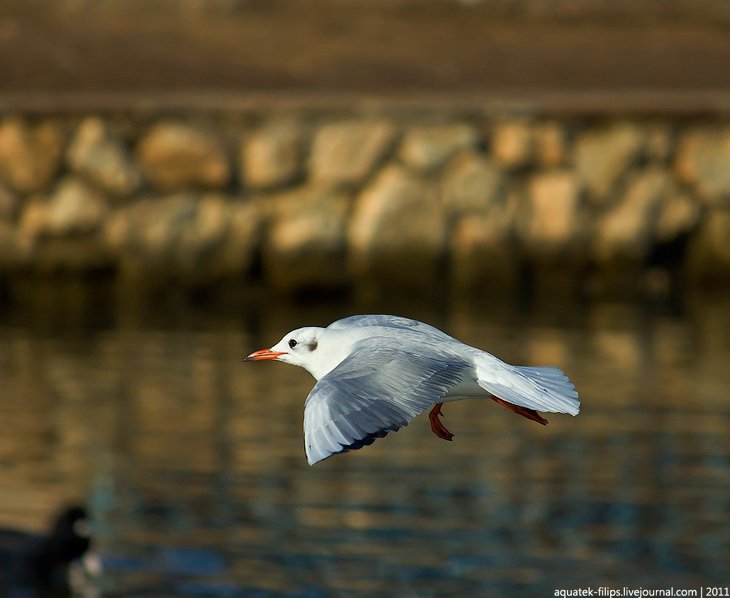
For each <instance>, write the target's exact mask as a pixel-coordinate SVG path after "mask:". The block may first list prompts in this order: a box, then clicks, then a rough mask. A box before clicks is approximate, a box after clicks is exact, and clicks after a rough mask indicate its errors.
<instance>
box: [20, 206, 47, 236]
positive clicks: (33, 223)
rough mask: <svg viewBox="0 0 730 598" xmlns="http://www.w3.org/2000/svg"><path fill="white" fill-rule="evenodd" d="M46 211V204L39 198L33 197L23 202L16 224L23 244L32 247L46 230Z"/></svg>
mask: <svg viewBox="0 0 730 598" xmlns="http://www.w3.org/2000/svg"><path fill="white" fill-rule="evenodd" d="M46 210H47V202H46V201H45V200H44V199H41V198H40V197H34V198H32V199H30V200H29V201H27V202H25V205H24V206H23V211H22V212H21V214H20V222H19V223H18V233H19V234H20V237H21V238H22V239H23V242H24V243H26V244H28V245H31V246H32V245H33V244H35V242H36V240H37V238H38V237H39V236H40V235H41V234H42V233H43V232H44V230H45V228H46Z"/></svg>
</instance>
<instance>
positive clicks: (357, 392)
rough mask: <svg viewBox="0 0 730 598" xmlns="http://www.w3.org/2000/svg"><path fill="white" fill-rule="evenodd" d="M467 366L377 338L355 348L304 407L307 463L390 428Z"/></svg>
mask: <svg viewBox="0 0 730 598" xmlns="http://www.w3.org/2000/svg"><path fill="white" fill-rule="evenodd" d="M471 367H472V366H471V365H470V364H468V363H467V362H465V361H463V360H462V359H459V358H458V357H455V356H453V355H449V354H446V353H441V352H440V351H438V350H437V349H435V348H431V347H428V346H426V347H423V346H419V348H418V353H417V354H416V353H415V352H410V351H407V350H403V349H402V348H400V347H398V346H396V341H395V340H394V339H384V338H378V345H373V344H367V345H364V346H362V345H361V347H360V348H356V350H355V351H353V352H352V354H351V355H350V356H349V357H347V358H346V359H345V360H344V361H343V362H342V363H340V365H338V366H337V367H336V368H335V369H334V370H332V371H331V372H330V373H329V374H327V375H326V376H324V377H323V378H322V379H321V380H320V381H319V382H317V384H316V385H315V386H314V388H313V389H312V392H310V393H309V396H308V397H307V402H306V403H305V406H304V445H305V450H306V453H307V461H308V462H309V464H310V465H314V464H315V463H317V462H319V461H321V460H322V459H326V458H327V457H329V456H331V455H334V454H335V453H342V452H345V451H349V450H355V449H359V448H362V447H363V446H366V445H369V444H372V443H373V442H374V441H375V440H376V439H378V438H382V437H383V436H385V435H386V434H388V432H395V431H396V430H399V429H400V428H402V427H404V426H406V425H408V423H409V422H410V421H411V420H412V419H413V418H414V417H415V416H416V415H419V414H421V413H423V412H424V411H426V410H427V409H430V408H431V407H432V406H433V405H434V404H436V403H438V402H439V399H441V398H442V397H443V396H444V395H445V394H446V393H447V392H448V391H449V389H450V388H452V387H453V386H455V385H456V384H457V383H458V382H459V381H460V380H461V378H462V376H463V374H464V372H465V371H466V370H468V369H469V368H471Z"/></svg>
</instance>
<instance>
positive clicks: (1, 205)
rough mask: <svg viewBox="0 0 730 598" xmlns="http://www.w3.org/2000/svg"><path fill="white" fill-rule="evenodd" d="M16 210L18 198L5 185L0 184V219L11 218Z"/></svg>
mask: <svg viewBox="0 0 730 598" xmlns="http://www.w3.org/2000/svg"><path fill="white" fill-rule="evenodd" d="M17 211H18V198H17V197H16V196H15V194H14V193H13V192H12V191H11V190H10V189H8V188H7V187H6V186H5V185H2V184H0V220H12V219H13V218H15V214H16V212H17Z"/></svg>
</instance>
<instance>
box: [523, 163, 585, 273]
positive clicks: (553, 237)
mask: <svg viewBox="0 0 730 598" xmlns="http://www.w3.org/2000/svg"><path fill="white" fill-rule="evenodd" d="M528 201H529V207H530V210H529V217H528V220H527V223H526V226H523V227H521V231H522V232H523V241H524V243H525V244H526V245H527V246H528V247H530V249H531V253H532V254H533V257H535V258H537V259H538V260H541V259H543V258H545V257H549V256H551V255H554V254H555V253H556V252H557V253H561V254H565V250H566V249H568V248H571V247H572V246H574V242H575V240H576V237H577V235H578V233H579V232H580V231H579V226H578V224H579V218H578V213H579V202H580V192H579V188H578V182H577V180H576V178H575V175H574V174H573V173H572V172H568V171H552V172H545V173H542V174H538V175H535V176H534V177H532V179H530V182H529V185H528Z"/></svg>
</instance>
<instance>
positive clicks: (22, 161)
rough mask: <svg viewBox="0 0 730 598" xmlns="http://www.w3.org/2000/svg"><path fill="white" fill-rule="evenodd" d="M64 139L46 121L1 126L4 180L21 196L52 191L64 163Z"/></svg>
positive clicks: (1, 175)
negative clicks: (31, 124) (62, 161)
mask: <svg viewBox="0 0 730 598" xmlns="http://www.w3.org/2000/svg"><path fill="white" fill-rule="evenodd" d="M62 151H63V136H62V135H61V131H60V130H59V128H58V126H57V125H56V124H55V123H53V122H51V121H46V122H43V123H41V124H38V125H35V126H30V125H28V124H27V123H26V122H25V121H23V120H20V119H15V118H13V119H9V120H6V121H5V122H3V123H2V125H0V178H1V179H2V180H4V181H6V182H7V183H8V184H9V185H10V186H11V187H12V188H13V189H15V190H16V191H19V192H21V193H36V192H39V191H44V190H46V189H47V188H48V187H50V185H51V183H52V181H53V178H54V176H55V175H56V172H57V171H58V167H59V164H60V159H61V152H62Z"/></svg>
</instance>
